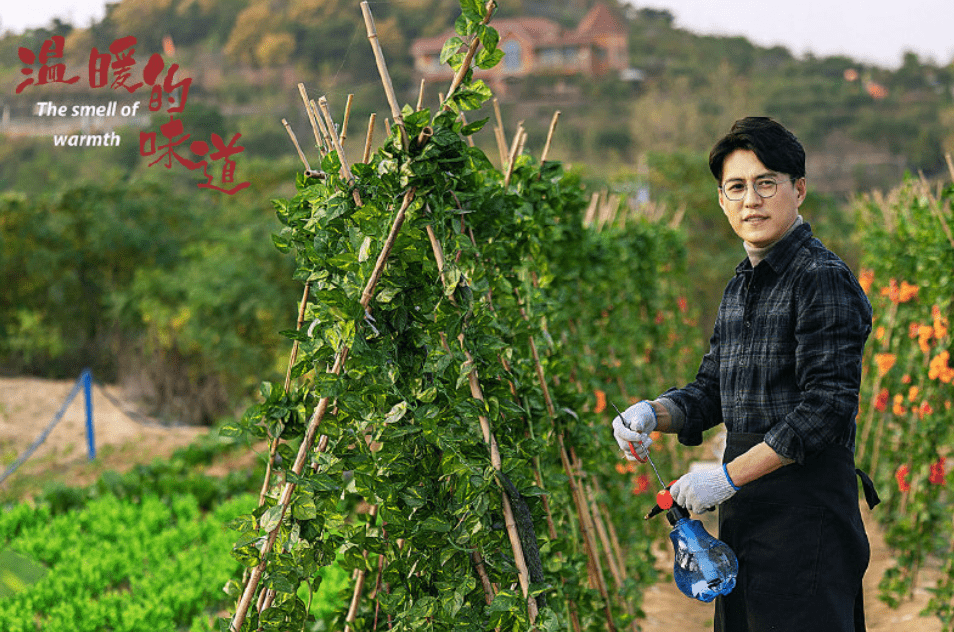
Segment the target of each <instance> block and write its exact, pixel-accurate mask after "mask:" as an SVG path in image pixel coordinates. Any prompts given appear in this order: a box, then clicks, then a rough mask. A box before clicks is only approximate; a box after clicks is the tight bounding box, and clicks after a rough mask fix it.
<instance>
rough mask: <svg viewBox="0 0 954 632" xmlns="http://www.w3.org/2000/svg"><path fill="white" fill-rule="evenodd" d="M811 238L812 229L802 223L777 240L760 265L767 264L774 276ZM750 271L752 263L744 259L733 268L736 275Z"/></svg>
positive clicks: (785, 266)
mask: <svg viewBox="0 0 954 632" xmlns="http://www.w3.org/2000/svg"><path fill="white" fill-rule="evenodd" d="M811 237H812V227H811V224H809V223H808V222H804V223H802V224H800V225H798V226H796V227H795V228H794V229H792V230H791V231H790V232H789V233H788V234H787V235H786V236H785V237H783V238H782V239H781V240H779V242H778V243H776V244H775V245H774V246H773V247H772V249H771V250H770V251H769V253H768V254H767V255H765V259H763V260H762V263H765V264H767V265H768V266H769V267H771V268H772V270H774V271H775V273H776V274H778V273H779V272H781V271H782V270H784V269H785V268H787V267H788V265H789V264H790V263H791V262H792V260H793V259H794V258H795V255H796V254H798V251H799V250H800V249H801V248H802V246H803V245H805V242H807V241H808V240H809V239H811ZM747 270H749V271H751V270H752V262H751V261H749V258H748V257H746V258H745V259H744V260H743V261H742V263H740V264H739V265H738V266H736V268H735V272H736V274H740V273H742V272H745V271H747Z"/></svg>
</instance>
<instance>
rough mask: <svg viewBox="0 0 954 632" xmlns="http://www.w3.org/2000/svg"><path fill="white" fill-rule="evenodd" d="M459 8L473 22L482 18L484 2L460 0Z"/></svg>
mask: <svg viewBox="0 0 954 632" xmlns="http://www.w3.org/2000/svg"><path fill="white" fill-rule="evenodd" d="M460 9H461V11H462V12H463V15H465V16H467V19H469V20H471V21H473V22H480V21H482V20H483V19H484V4H483V2H481V1H480V0H460Z"/></svg>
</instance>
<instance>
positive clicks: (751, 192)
mask: <svg viewBox="0 0 954 632" xmlns="http://www.w3.org/2000/svg"><path fill="white" fill-rule="evenodd" d="M762 200H763V198H762V196H761V195H759V194H758V191H756V190H755V183H752V184H751V185H749V184H747V185H745V197H744V198H742V202H743V203H744V204H745V206H761V205H762Z"/></svg>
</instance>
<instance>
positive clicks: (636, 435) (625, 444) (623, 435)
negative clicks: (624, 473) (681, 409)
mask: <svg viewBox="0 0 954 632" xmlns="http://www.w3.org/2000/svg"><path fill="white" fill-rule="evenodd" d="M655 429H656V411H655V410H653V407H652V405H651V404H650V403H649V402H647V401H646V400H643V401H641V402H637V403H635V404H633V405H632V406H630V407H629V408H627V409H626V410H624V411H623V414H622V415H618V416H617V417H616V418H615V419H613V436H614V437H616V443H618V444H619V448H620V450H622V451H623V454H624V455H626V458H627V459H629V460H630V461H636V460H639V459H642V460H645V459H646V456H647V455H648V454H649V446H650V445H652V443H653V440H652V439H650V438H649V433H650V432H652V431H653V430H655ZM630 444H632V446H633V448H635V449H636V453H637V454H638V455H639V458H637V457H636V455H635V454H633V452H632V450H631V449H630Z"/></svg>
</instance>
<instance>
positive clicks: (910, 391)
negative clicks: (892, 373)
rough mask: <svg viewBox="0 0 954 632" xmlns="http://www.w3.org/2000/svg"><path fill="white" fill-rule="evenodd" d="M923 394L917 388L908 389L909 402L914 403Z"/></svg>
mask: <svg viewBox="0 0 954 632" xmlns="http://www.w3.org/2000/svg"><path fill="white" fill-rule="evenodd" d="M920 393H921V389H919V388H918V387H917V386H912V387H911V388H909V389H908V401H909V402H913V401H914V400H916V399H917V398H918V395H919V394H920Z"/></svg>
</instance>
